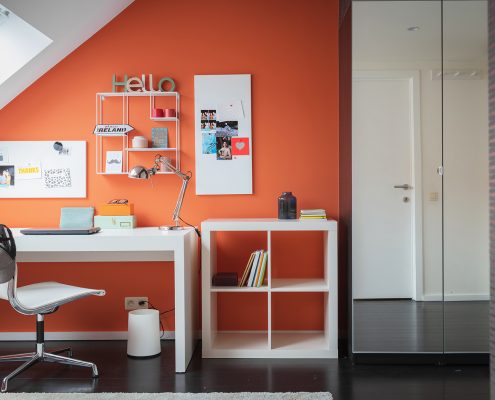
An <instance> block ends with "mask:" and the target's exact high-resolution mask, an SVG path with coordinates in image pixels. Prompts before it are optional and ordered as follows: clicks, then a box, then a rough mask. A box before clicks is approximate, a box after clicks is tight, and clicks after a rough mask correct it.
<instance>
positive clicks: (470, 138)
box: [438, 0, 489, 353]
mask: <svg viewBox="0 0 495 400" xmlns="http://www.w3.org/2000/svg"><path fill="white" fill-rule="evenodd" d="M487 14H488V12H487V1H477V0H474V1H444V4H443V32H444V33H443V58H444V71H443V87H444V88H443V93H444V95H443V123H444V138H443V150H444V167H445V175H444V299H445V306H444V309H445V313H444V320H445V331H444V336H445V340H444V345H445V349H444V351H445V352H473V353H477V352H488V315H489V313H488V300H489V258H488V257H489V256H488V255H489V232H488V219H489V215H488V214H489V205H488V196H489V193H488V186H489V184H488V46H487V39H488V27H487ZM438 292H440V290H439V291H438Z"/></svg>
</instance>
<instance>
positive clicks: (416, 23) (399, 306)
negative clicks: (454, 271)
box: [352, 1, 444, 353]
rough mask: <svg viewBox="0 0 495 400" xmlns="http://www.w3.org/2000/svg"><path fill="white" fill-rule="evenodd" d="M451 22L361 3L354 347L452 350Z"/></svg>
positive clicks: (385, 4)
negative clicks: (447, 63)
mask: <svg viewBox="0 0 495 400" xmlns="http://www.w3.org/2000/svg"><path fill="white" fill-rule="evenodd" d="M441 20H442V19H441V2H440V1H354V2H353V8H352V27H353V32H352V36H353V46H352V48H353V50H352V51H353V53H352V58H353V91H352V97H353V100H352V163H353V165H352V181H353V182H352V192H353V194H352V198H353V200H352V213H353V216H352V307H353V352H354V353H411V352H415V353H416V352H419V353H441V352H443V339H444V336H443V293H442V289H443V281H442V279H443V273H442V179H441V176H440V175H439V174H438V171H437V168H438V167H439V166H440V165H441V163H442V79H441V74H440V75H439V76H438V77H437V76H436V75H435V74H436V73H437V72H438V71H441V68H442V62H441V54H442V51H441V47H442V42H441V37H442V35H441V33H442V31H441ZM432 74H433V75H432Z"/></svg>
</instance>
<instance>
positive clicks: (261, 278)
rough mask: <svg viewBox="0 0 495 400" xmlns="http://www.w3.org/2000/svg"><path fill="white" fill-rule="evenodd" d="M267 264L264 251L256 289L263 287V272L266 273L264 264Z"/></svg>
mask: <svg viewBox="0 0 495 400" xmlns="http://www.w3.org/2000/svg"><path fill="white" fill-rule="evenodd" d="M267 262H268V253H267V252H266V251H265V252H264V253H263V261H262V263H261V267H260V274H259V279H258V282H257V285H256V287H261V286H262V285H263V281H264V280H265V272H266V263H267Z"/></svg>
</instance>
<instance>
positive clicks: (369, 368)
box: [0, 341, 489, 400]
mask: <svg viewBox="0 0 495 400" xmlns="http://www.w3.org/2000/svg"><path fill="white" fill-rule="evenodd" d="M66 344H67V342H53V343H49V344H48V347H49V348H50V347H61V346H63V345H66ZM71 345H72V348H73V351H74V357H78V358H81V359H86V360H92V361H94V362H96V363H97V364H98V367H99V369H100V377H99V378H98V380H92V379H91V377H90V372H89V371H88V370H86V369H84V368H77V367H70V366H64V365H55V364H39V365H36V366H34V367H33V368H32V369H31V370H29V371H27V372H25V373H24V374H23V375H20V376H19V377H17V378H15V379H14V380H13V381H12V382H11V384H10V387H9V389H10V391H12V392H243V391H248V392H265V391H268V392H289V391H328V392H331V393H332V394H333V395H334V398H335V399H337V400H340V399H342V400H370V399H380V400H392V399H393V400H397V399H400V400H419V399H421V400H429V399H432V400H439V399H452V400H457V399H459V400H461V399H462V400H466V399H469V400H488V399H489V371H488V367H487V366H433V365H432V366H392V365H389V366H376V365H352V363H351V362H350V361H349V360H348V359H341V360H280V359H278V360H214V359H202V358H201V352H200V346H198V349H197V350H196V352H195V354H194V357H193V360H192V361H191V364H190V366H189V370H188V372H187V373H186V374H175V372H174V365H175V364H174V363H175V361H174V342H173V341H164V342H162V349H163V351H162V355H161V356H160V357H159V358H155V359H149V360H135V359H130V358H128V357H127V355H126V342H122V341H97V342H89V341H79V342H72V343H71ZM32 347H33V344H32V343H28V342H2V343H0V354H10V353H13V352H23V351H30V350H31V349H32ZM49 348H48V350H49ZM15 365H17V364H14V363H8V364H7V363H6V364H0V377H3V376H4V375H6V374H7V373H8V372H9V371H11V370H12V369H13V368H15Z"/></svg>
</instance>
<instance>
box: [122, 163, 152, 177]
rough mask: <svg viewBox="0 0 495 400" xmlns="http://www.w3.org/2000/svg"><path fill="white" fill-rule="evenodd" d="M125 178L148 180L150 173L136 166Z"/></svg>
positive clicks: (140, 166)
mask: <svg viewBox="0 0 495 400" xmlns="http://www.w3.org/2000/svg"><path fill="white" fill-rule="evenodd" d="M127 176H128V177H129V178H133V179H149V177H150V173H149V172H148V170H147V169H146V168H144V167H143V166H142V165H136V166H135V167H134V168H132V169H131V170H130V171H129V173H128V174H127Z"/></svg>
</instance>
